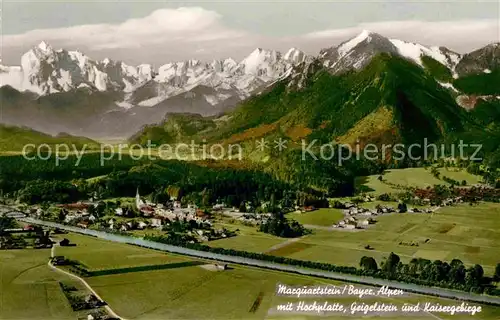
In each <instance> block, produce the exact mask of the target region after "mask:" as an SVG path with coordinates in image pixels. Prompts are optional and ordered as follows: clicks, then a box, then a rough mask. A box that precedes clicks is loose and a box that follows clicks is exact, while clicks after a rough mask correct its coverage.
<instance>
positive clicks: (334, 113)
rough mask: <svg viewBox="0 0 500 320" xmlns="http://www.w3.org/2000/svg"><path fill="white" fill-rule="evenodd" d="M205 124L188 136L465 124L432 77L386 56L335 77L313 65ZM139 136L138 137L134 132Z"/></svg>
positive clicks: (433, 136)
mask: <svg viewBox="0 0 500 320" xmlns="http://www.w3.org/2000/svg"><path fill="white" fill-rule="evenodd" d="M431 64H432V63H431ZM436 68H437V67H436V66H434V68H433V70H434V69H436ZM433 73H435V72H433ZM380 118H382V119H383V121H380ZM206 121H207V122H205V123H203V127H202V129H203V133H202V134H199V135H195V136H197V137H198V138H202V137H203V138H206V139H207V140H208V141H212V142H215V141H233V142H241V141H245V140H252V139H255V138H260V137H263V136H264V137H265V136H267V137H279V136H283V137H287V138H291V139H292V140H299V139H300V138H303V137H306V136H307V138H308V139H309V140H312V139H320V140H321V141H332V140H333V139H335V138H336V137H339V136H343V135H346V134H347V135H348V140H349V141H353V140H355V139H356V138H362V139H363V140H366V141H374V142H385V141H394V140H396V141H403V142H408V141H415V140H418V139H422V138H423V137H427V138H429V139H430V140H437V139H440V138H441V137H443V136H445V135H448V134H452V133H455V132H460V131H463V130H464V129H466V128H468V127H469V126H470V125H471V124H470V123H469V122H470V121H469V117H468V116H467V115H466V113H465V111H464V110H462V109H461V108H460V107H459V106H458V105H457V104H456V103H455V101H454V99H453V97H452V96H451V95H450V93H449V92H448V91H447V90H446V89H444V88H442V87H441V85H439V84H438V83H437V82H436V80H435V78H434V77H433V75H431V74H430V73H429V72H428V71H425V70H423V69H421V68H420V67H419V66H417V65H415V64H413V63H411V62H409V61H407V60H404V59H401V58H398V57H392V56H390V55H387V54H381V55H378V56H376V57H375V58H374V59H372V61H371V63H370V64H369V65H368V66H367V67H366V68H364V69H363V70H361V71H360V72H351V73H348V74H344V75H341V76H333V75H331V74H329V73H328V72H327V71H326V70H324V69H321V68H319V71H317V72H315V73H313V74H311V75H309V76H308V78H307V80H306V81H305V85H304V86H303V87H302V88H300V89H297V88H294V87H293V86H292V87H288V86H287V82H286V80H285V81H282V82H279V83H277V84H276V85H275V86H274V87H273V88H272V89H270V90H269V91H267V92H264V93H263V94H261V95H258V96H254V97H252V98H250V99H248V100H247V101H245V102H243V103H242V104H240V105H239V106H238V107H237V108H236V109H235V110H234V111H232V112H230V113H229V114H227V116H226V120H225V121H218V122H217V124H218V125H217V126H215V122H214V121H212V122H210V121H211V120H210V119H207V120H206ZM174 124H175V125H181V126H182V123H180V122H179V121H177V122H176V123H174V122H172V123H171V124H168V121H167V123H165V124H163V125H162V128H156V129H153V128H150V129H149V131H147V132H145V133H144V136H155V135H156V134H158V133H159V132H160V133H161V131H162V130H164V128H166V127H173V126H174ZM184 126H185V128H186V130H184V128H182V127H181V128H179V127H177V129H176V132H183V131H186V132H192V130H188V129H189V128H188V126H187V125H184ZM361 127H362V128H363V129H362V130H361ZM210 128H212V129H210ZM353 128H354V129H353ZM356 128H358V129H356ZM167 131H168V130H167ZM168 136H169V134H166V135H165V137H166V138H165V139H168ZM188 136H189V134H188ZM144 138H145V137H141V135H140V134H139V135H138V136H136V137H135V139H138V140H144Z"/></svg>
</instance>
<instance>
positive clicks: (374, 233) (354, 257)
mask: <svg viewBox="0 0 500 320" xmlns="http://www.w3.org/2000/svg"><path fill="white" fill-rule="evenodd" d="M376 220H377V223H376V224H375V225H374V226H371V227H370V228H368V229H367V230H361V231H355V232H351V231H346V230H331V231H326V230H325V231H323V230H314V232H313V234H311V235H308V236H307V237H305V238H303V239H301V240H299V241H296V242H292V243H290V244H289V245H286V246H284V247H282V248H280V250H279V251H278V252H274V254H279V255H282V256H287V257H290V258H296V259H301V260H313V261H322V262H329V263H333V264H337V265H352V266H357V265H358V264H359V260H360V259H361V257H362V256H372V257H374V258H375V259H376V260H377V262H379V263H380V262H381V261H382V259H383V258H384V257H387V256H388V255H389V253H391V252H394V253H396V254H398V255H399V256H400V257H401V259H402V260H403V261H409V260H411V259H412V258H413V257H421V258H427V259H431V260H436V259H439V260H443V261H451V260H452V259H454V258H457V259H460V260H462V261H463V262H464V263H466V264H475V263H479V264H481V265H482V266H483V267H484V269H485V272H486V273H487V274H492V273H493V270H494V267H495V265H496V264H497V263H499V262H500V255H499V254H498V252H500V205H499V204H490V203H482V204H480V205H478V206H474V207H471V206H469V205H465V204H464V205H460V206H454V207H444V208H441V209H439V210H438V211H437V212H435V213H434V214H432V215H431V214H413V213H407V214H391V215H386V216H380V217H377V218H376ZM238 237H239V236H237V237H235V238H233V239H227V240H218V241H217V242H216V244H214V243H212V242H211V243H210V245H213V246H223V247H230V248H232V247H233V243H234V242H236V241H238ZM276 239H279V238H276V237H274V238H273V239H272V240H273V241H269V242H268V244H267V245H268V248H271V247H272V246H274V245H276V243H275V241H274V240H276ZM226 241H227V242H226ZM245 241H246V242H247V243H249V244H251V243H252V242H253V240H252V239H251V238H250V237H249V236H247V237H246V238H245ZM259 241H260V243H261V245H263V243H262V241H261V240H259ZM281 241H282V242H285V241H286V239H282V240H281ZM412 242H413V243H414V244H415V245H414V246H411V243H412ZM400 243H401V244H400ZM226 244H227V246H226ZM416 244H418V246H417V245H416ZM366 245H370V247H372V248H373V250H367V249H365V246H366ZM247 250H249V251H251V248H250V247H249V248H247ZM260 251H266V250H264V249H263V248H261V250H260Z"/></svg>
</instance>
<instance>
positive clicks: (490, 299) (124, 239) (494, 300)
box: [19, 218, 500, 306]
mask: <svg viewBox="0 0 500 320" xmlns="http://www.w3.org/2000/svg"><path fill="white" fill-rule="evenodd" d="M19 220H20V221H23V222H26V223H30V224H37V225H41V226H46V227H51V228H59V229H62V230H66V231H70V232H74V233H80V234H84V235H89V236H94V237H97V238H100V239H105V240H109V241H114V242H119V243H126V244H132V245H137V246H141V247H145V248H150V249H155V250H160V251H165V252H172V253H176V254H182V255H188V256H192V257H196V258H201V259H209V260H217V261H224V262H228V263H236V264H241V265H248V266H253V267H258V268H265V269H272V270H278V271H284V272H291V273H298V274H302V275H307V276H314V277H321V278H327V279H334V280H339V281H344V282H353V283H358V284H364V285H371V286H379V287H382V286H388V287H390V288H394V289H401V290H403V291H406V292H411V293H418V294H424V295H431V296H437V297H441V298H448V299H455V300H462V301H469V302H476V303H486V304H491V305H497V306H500V297H494V296H487V295H479V294H473V293H468V292H461V291H454V290H450V289H444V288H437V287H424V286H419V285H415V284H409V283H402V282H397V281H390V280H384V279H377V278H372V277H365V276H356V275H350V274H342V273H338V272H330V271H322V270H314V269H307V268H301V267H296V266H291V265H284V264H278V263H273V262H267V261H261V260H256V259H249V258H244V257H238V256H229V255H222V254H215V253H211V252H205V251H198V250H193V249H188V248H184V247H178V246H173V245H168V244H163V243H158V242H153V241H147V240H144V239H141V238H134V237H128V236H121V235H116V234H111V233H106V232H102V231H96V230H89V229H82V228H76V227H71V226H66V225H62V224H58V223H53V222H48V221H42V220H38V219H33V218H21V219H19Z"/></svg>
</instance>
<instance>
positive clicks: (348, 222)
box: [333, 216, 376, 229]
mask: <svg viewBox="0 0 500 320" xmlns="http://www.w3.org/2000/svg"><path fill="white" fill-rule="evenodd" d="M374 223H376V220H374V219H373V218H366V219H359V218H358V217H355V216H348V217H346V218H345V219H344V220H341V221H339V222H337V223H336V224H334V225H333V227H336V228H343V229H361V228H364V227H366V226H369V225H370V224H374Z"/></svg>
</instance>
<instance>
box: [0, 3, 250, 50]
mask: <svg viewBox="0 0 500 320" xmlns="http://www.w3.org/2000/svg"><path fill="white" fill-rule="evenodd" d="M220 18H221V16H220V15H219V14H218V13H216V12H214V11H209V10H205V9H203V8H200V7H189V8H186V7H181V8H178V9H160V10H156V11H154V12H152V13H151V14H150V15H148V16H146V17H144V18H139V19H130V20H127V21H125V22H123V23H120V24H115V25H113V24H94V25H82V26H74V27H69V28H58V29H40V30H32V31H29V32H26V33H24V34H20V35H6V36H4V39H3V40H4V45H5V46H22V45H24V44H25V43H28V42H29V43H32V42H37V41H40V40H41V39H43V40H46V41H48V42H58V43H61V42H62V43H65V44H68V45H72V44H73V45H84V46H85V47H87V48H89V49H91V50H103V49H114V48H124V49H127V48H138V47H144V46H147V45H151V44H159V43H163V42H166V43H169V42H182V41H191V40H192V39H193V38H194V39H199V40H198V41H207V40H220V39H227V38H234V37H240V36H244V34H245V33H244V32H239V31H235V30H229V29H227V28H225V27H223V26H222V25H221V24H220Z"/></svg>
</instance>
